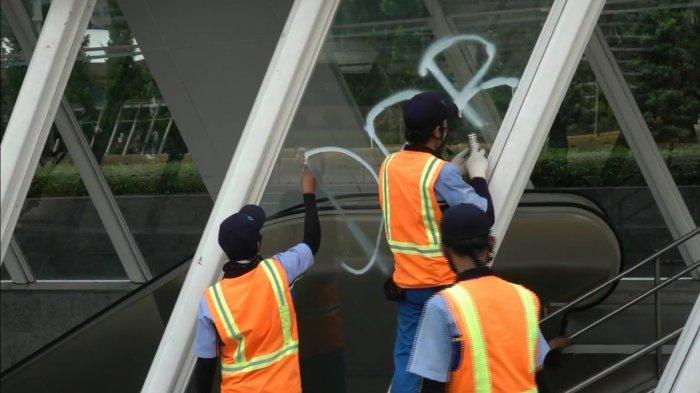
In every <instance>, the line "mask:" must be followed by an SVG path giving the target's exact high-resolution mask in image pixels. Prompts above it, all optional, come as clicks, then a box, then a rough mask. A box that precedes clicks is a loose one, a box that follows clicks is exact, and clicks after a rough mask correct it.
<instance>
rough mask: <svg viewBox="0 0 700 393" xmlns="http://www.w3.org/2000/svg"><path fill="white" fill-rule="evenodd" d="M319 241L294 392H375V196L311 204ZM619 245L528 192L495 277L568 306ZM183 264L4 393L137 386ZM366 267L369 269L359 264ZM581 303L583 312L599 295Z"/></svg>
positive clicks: (391, 320) (574, 205) (388, 306)
mask: <svg viewBox="0 0 700 393" xmlns="http://www.w3.org/2000/svg"><path fill="white" fill-rule="evenodd" d="M319 209H320V217H321V225H322V233H323V241H322V247H321V250H320V252H319V254H318V255H317V258H316V265H315V266H314V268H313V269H312V270H311V271H309V272H308V273H307V274H306V275H305V276H304V277H302V278H301V279H300V280H299V281H298V282H297V283H296V284H295V286H294V288H293V294H294V298H295V304H296V307H297V310H298V319H299V331H300V342H301V347H300V358H301V365H302V374H303V383H304V387H305V391H319V389H321V387H323V389H325V390H323V391H348V392H355V391H382V390H383V389H384V390H385V389H386V386H388V381H389V379H390V376H391V373H392V357H391V352H392V347H393V341H394V330H395V305H394V303H390V302H387V301H384V300H383V293H382V283H383V281H384V280H385V279H386V277H387V276H388V275H390V274H391V270H392V259H391V256H390V252H389V250H388V248H387V247H386V245H385V242H384V241H383V233H382V232H381V215H380V213H379V210H378V205H377V197H376V195H373V194H356V195H345V196H342V197H337V198H334V199H332V200H320V201H319ZM302 231H303V208H302V207H301V206H295V207H292V208H289V209H286V210H284V211H282V212H280V213H278V214H276V215H274V216H271V217H269V218H268V221H267V223H266V225H265V228H264V229H263V239H264V242H263V254H265V255H267V254H269V253H271V252H274V251H279V250H283V249H285V248H287V247H289V246H291V245H293V244H294V243H296V242H298V241H299V240H300V239H301V238H302ZM621 260H622V255H621V250H620V244H619V241H618V239H617V237H616V236H615V233H614V232H613V230H612V228H611V227H610V225H609V224H608V223H607V222H606V218H605V215H604V213H603V212H602V211H601V209H600V208H598V207H597V206H596V205H595V204H594V203H592V202H591V201H590V200H588V199H586V198H585V197H582V196H579V195H576V194H569V193H547V192H539V191H538V192H527V193H526V194H525V195H524V196H523V198H522V200H521V203H520V205H519V207H518V209H517V211H516V214H515V217H514V219H513V222H512V224H511V226H510V229H509V231H508V233H507V235H506V236H505V239H504V240H503V245H502V247H501V249H500V251H499V256H498V260H497V263H496V269H497V271H498V272H499V274H501V275H502V276H504V277H507V278H508V279H510V280H513V281H517V282H520V283H523V284H524V285H526V286H528V287H530V288H532V289H533V290H534V291H535V292H537V293H538V294H539V295H540V296H541V298H542V304H543V306H544V307H547V305H550V304H555V303H562V302H566V301H569V300H571V299H572V298H574V297H575V296H576V295H578V294H580V293H582V292H584V291H586V290H588V289H590V288H592V287H594V286H595V285H596V284H597V283H599V282H601V281H604V280H606V279H608V278H610V277H612V276H614V275H615V274H617V273H618V272H619V270H620V266H621ZM187 262H188V261H184V262H183V263H181V264H180V265H178V266H176V267H175V268H173V269H172V270H170V271H169V272H167V273H165V274H163V275H161V276H159V277H157V278H156V279H154V280H152V281H150V282H149V283H146V284H144V285H143V286H141V287H139V288H138V289H136V290H134V291H133V292H131V293H129V294H128V295H126V296H124V297H123V298H121V299H120V300H119V301H117V302H116V303H114V304H112V305H111V306H109V307H107V308H106V309H104V310H102V311H101V312H100V313H98V314H97V315H95V316H93V317H91V318H89V319H88V320H86V321H84V322H83V323H81V324H80V325H78V326H76V327H75V328H73V329H72V330H70V331H69V332H67V333H65V334H63V335H62V336H60V337H59V338H57V339H56V340H54V341H52V342H51V343H49V344H47V345H46V346H44V347H42V348H41V349H40V350H38V351H36V352H34V353H33V354H32V355H30V356H28V357H26V358H25V359H24V360H22V361H20V362H18V363H16V364H15V365H13V366H11V367H10V368H8V369H7V370H5V371H4V372H3V373H2V375H1V380H2V391H3V392H67V391H70V392H83V391H85V392H87V391H91V392H92V391H102V392H103V391H108V392H134V391H138V390H139V389H140V387H141V385H142V383H143V381H144V380H145V377H146V374H147V372H148V367H149V365H150V362H151V359H152V358H153V355H154V354H155V351H156V349H157V346H158V344H159V342H160V338H161V335H162V333H163V331H164V329H165V326H166V324H167V321H168V317H169V315H170V312H171V311H172V308H173V306H174V303H175V300H176V298H177V295H178V292H179V289H180V287H181V285H182V283H183V281H184V279H185V275H186V273H187V268H188V266H189V264H188V263H187ZM368 264H369V265H368ZM609 292H610V291H608V292H607V293H603V294H601V295H600V296H598V297H596V298H591V299H589V300H588V301H587V303H585V304H582V305H581V306H580V307H581V308H585V307H590V306H591V305H594V304H596V303H598V302H600V301H601V300H602V299H603V298H604V297H605V296H607V294H609Z"/></svg>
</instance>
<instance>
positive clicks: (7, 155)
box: [0, 0, 96, 260]
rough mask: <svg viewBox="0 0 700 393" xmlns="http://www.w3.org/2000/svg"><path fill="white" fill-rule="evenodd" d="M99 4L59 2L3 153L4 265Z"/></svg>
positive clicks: (14, 113)
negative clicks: (61, 102) (88, 28)
mask: <svg viewBox="0 0 700 393" xmlns="http://www.w3.org/2000/svg"><path fill="white" fill-rule="evenodd" d="M95 1H96V0H54V1H53V2H52V3H51V6H50V8H49V13H48V15H47V17H46V23H45V24H44V27H43V29H42V30H41V34H40V35H39V40H38V42H37V50H35V51H34V54H33V55H32V60H31V62H30V63H29V67H28V68H27V73H26V75H25V77H24V81H23V83H22V88H21V89H20V91H19V95H18V96H17V100H16V101H15V106H14V109H13V111H12V114H11V115H10V121H9V123H8V125H7V129H6V130H5V136H4V137H3V140H2V147H1V148H0V210H2V213H3V214H2V218H1V219H0V220H1V225H0V238H1V239H0V247H1V249H0V260H2V259H3V258H4V257H5V253H6V252H7V249H8V247H9V245H10V239H11V237H12V232H13V231H14V228H15V225H16V224H17V219H18V217H19V213H20V210H21V209H22V205H23V203H24V199H25V198H26V196H27V191H28V190H29V185H30V184H31V181H32V178H33V176H34V171H35V170H36V167H37V165H38V163H39V158H40V156H41V152H42V150H43V148H44V144H45V143H46V138H47V136H48V133H49V130H50V129H51V125H52V124H53V121H54V117H55V114H56V109H57V108H58V105H59V102H60V98H61V96H62V95H63V90H64V89H65V87H66V83H67V81H68V76H69V75H70V72H71V69H72V67H73V63H74V62H75V57H76V55H77V54H78V49H79V48H80V43H81V42H82V39H83V35H84V34H85V29H86V28H87V24H88V21H89V20H90V16H91V15H92V10H93V8H94V6H95Z"/></svg>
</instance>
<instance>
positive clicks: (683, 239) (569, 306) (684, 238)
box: [540, 228, 700, 323]
mask: <svg viewBox="0 0 700 393" xmlns="http://www.w3.org/2000/svg"><path fill="white" fill-rule="evenodd" d="M698 233H700V228H695V229H693V230H692V231H690V232H688V233H687V234H685V235H683V236H681V237H679V238H678V239H676V240H675V241H674V242H672V243H670V244H669V245H667V246H666V247H664V248H662V249H661V250H659V251H657V252H655V253H654V254H652V255H651V256H649V257H648V258H646V259H644V260H643V261H641V262H639V263H638V264H636V265H634V266H632V267H631V268H629V269H627V270H625V271H624V272H622V273H620V274H618V275H617V276H615V277H613V278H611V279H609V280H608V281H606V282H604V283H602V284H600V285H598V286H597V287H595V288H593V289H591V290H590V291H588V292H586V293H584V294H583V295H581V296H579V297H577V298H576V299H574V300H572V301H571V302H569V303H568V304H567V305H565V306H564V307H562V308H559V309H557V310H556V311H554V312H553V313H551V314H549V315H547V316H546V317H544V318H542V320H541V321H540V323H544V322H546V321H548V320H550V319H552V318H554V317H555V316H557V315H559V314H562V313H564V312H566V311H569V310H570V309H572V308H573V307H574V306H575V305H576V304H578V303H580V302H582V301H584V300H586V299H588V298H589V297H591V296H593V295H595V294H596V293H597V292H598V291H600V290H602V289H605V288H606V287H608V286H609V285H611V284H613V283H615V282H616V281H618V280H620V279H621V278H623V277H626V276H628V275H629V274H630V273H632V272H634V271H636V270H637V269H639V268H640V267H642V266H644V265H646V264H647V263H649V262H651V261H653V260H655V259H656V258H658V257H659V256H660V255H662V254H664V253H665V252H667V251H669V250H671V249H673V248H676V247H678V246H679V245H681V244H683V243H685V242H686V241H688V240H689V239H691V238H692V237H694V236H695V235H697V234H698ZM691 266H692V265H691ZM690 270H692V269H690Z"/></svg>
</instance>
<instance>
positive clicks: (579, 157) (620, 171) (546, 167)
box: [29, 148, 700, 197]
mask: <svg viewBox="0 0 700 393" xmlns="http://www.w3.org/2000/svg"><path fill="white" fill-rule="evenodd" d="M663 157H664V159H665V161H666V162H667V163H668V165H669V167H670V169H671V172H672V174H673V177H674V179H675V180H676V182H677V183H678V184H679V185H700V148H684V149H676V150H673V151H664V152H663ZM103 171H104V174H105V177H106V178H107V182H108V183H109V185H110V187H111V189H112V192H114V194H115V195H163V194H200V193H206V188H205V187H204V183H203V182H202V178H201V176H200V175H199V172H198V171H197V168H196V166H195V165H194V163H192V162H191V161H185V162H182V163H146V164H128V165H125V164H115V165H104V166H103ZM532 181H533V183H534V184H535V186H536V187H623V186H644V185H645V184H646V183H645V182H644V178H643V177H642V175H641V173H640V171H639V167H638V166H637V163H636V162H635V161H634V158H633V157H632V156H631V154H630V153H629V151H626V150H624V151H613V152H612V153H604V152H580V153H577V152H571V153H567V152H565V151H562V150H555V149H550V150H548V151H547V152H545V154H543V155H542V156H541V157H540V159H539V160H538V161H537V164H536V165H535V170H534V172H533V174H532ZM83 195H87V191H86V190H85V186H84V185H83V182H82V180H81V179H80V176H78V173H77V171H76V169H75V167H74V166H72V165H45V166H42V167H40V168H39V169H38V170H37V172H36V176H35V177H34V181H33V182H32V185H31V187H30V189H29V196H30V197H41V196H43V197H51V196H83Z"/></svg>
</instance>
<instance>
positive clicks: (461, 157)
mask: <svg viewBox="0 0 700 393" xmlns="http://www.w3.org/2000/svg"><path fill="white" fill-rule="evenodd" d="M467 153H469V148H467V149H464V151H461V152H459V153H457V155H455V156H454V158H452V161H451V162H452V163H453V164H455V165H457V167H458V168H459V170H460V172H462V176H467V168H466V167H465V166H464V162H465V161H466V160H467Z"/></svg>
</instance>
